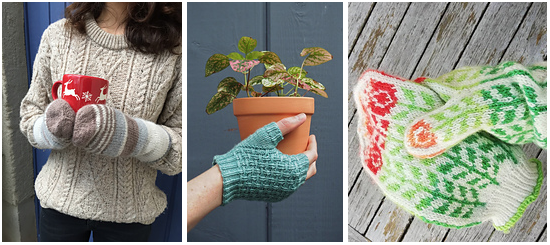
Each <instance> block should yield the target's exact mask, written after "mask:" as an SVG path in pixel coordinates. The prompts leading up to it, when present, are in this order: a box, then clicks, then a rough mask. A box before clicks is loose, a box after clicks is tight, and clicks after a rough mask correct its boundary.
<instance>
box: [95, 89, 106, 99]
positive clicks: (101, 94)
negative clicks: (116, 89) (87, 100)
mask: <svg viewBox="0 0 550 245" xmlns="http://www.w3.org/2000/svg"><path fill="white" fill-rule="evenodd" d="M106 87H107V86H103V87H102V88H100V89H99V90H101V93H100V94H99V97H97V99H95V102H96V103H97V102H99V101H100V100H106V99H107V92H105V93H103V90H105V88H106Z"/></svg>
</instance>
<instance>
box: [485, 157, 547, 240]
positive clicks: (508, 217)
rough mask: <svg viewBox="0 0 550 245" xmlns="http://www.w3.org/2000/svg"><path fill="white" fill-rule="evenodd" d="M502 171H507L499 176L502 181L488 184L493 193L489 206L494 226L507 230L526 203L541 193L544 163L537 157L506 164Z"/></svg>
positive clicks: (517, 217) (519, 215) (519, 216)
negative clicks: (518, 162)
mask: <svg viewBox="0 0 550 245" xmlns="http://www.w3.org/2000/svg"><path fill="white" fill-rule="evenodd" d="M505 168H509V169H505ZM500 172H501V173H507V174H506V175H502V176H498V177H497V181H498V182H499V183H500V185H498V186H497V185H494V186H492V187H491V188H487V192H488V193H492V195H491V199H492V200H490V201H489V202H488V203H487V210H489V214H490V215H491V219H492V221H493V225H494V227H495V228H496V229H497V230H500V231H503V232H504V233H508V231H509V229H510V228H512V227H513V226H514V224H515V223H516V222H517V221H518V220H519V218H521V216H522V215H523V213H524V212H525V209H526V208H527V206H529V204H531V203H532V202H534V201H535V200H536V199H537V197H538V196H539V193H540V187H541V185H542V180H543V173H542V164H541V162H540V161H539V160H537V159H531V160H530V161H528V162H526V163H520V164H515V165H508V164H503V165H501V169H500Z"/></svg>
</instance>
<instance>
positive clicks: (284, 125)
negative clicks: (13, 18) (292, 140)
mask: <svg viewBox="0 0 550 245" xmlns="http://www.w3.org/2000/svg"><path fill="white" fill-rule="evenodd" d="M305 121H306V115H305V114H304V113H301V114H298V115H296V116H293V117H287V118H284V119H281V120H280V121H278V122H277V126H279V130H281V133H282V134H283V135H286V134H288V133H290V132H292V131H293V130H294V129H296V128H298V127H299V126H300V125H302V124H303V123H304V122H305ZM303 153H304V154H306V156H307V158H308V159H309V168H308V170H307V176H306V180H308V179H309V178H311V177H312V176H313V175H315V174H316V173H317V166H316V164H317V156H318V155H317V140H316V139H315V135H313V134H312V135H310V136H309V141H308V143H307V150H306V151H304V152H303Z"/></svg>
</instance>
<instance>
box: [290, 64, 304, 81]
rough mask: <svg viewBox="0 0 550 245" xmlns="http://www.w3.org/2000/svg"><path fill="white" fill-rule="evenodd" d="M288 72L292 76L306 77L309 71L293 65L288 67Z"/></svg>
mask: <svg viewBox="0 0 550 245" xmlns="http://www.w3.org/2000/svg"><path fill="white" fill-rule="evenodd" d="M288 74H290V75H291V76H293V77H295V78H298V79H300V78H304V77H306V74H307V72H306V71H305V70H304V69H302V68H300V67H297V66H293V67H290V68H288Z"/></svg>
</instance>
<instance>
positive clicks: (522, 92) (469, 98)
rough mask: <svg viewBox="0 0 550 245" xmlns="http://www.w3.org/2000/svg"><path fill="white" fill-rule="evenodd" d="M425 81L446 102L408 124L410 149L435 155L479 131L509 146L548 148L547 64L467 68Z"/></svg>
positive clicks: (513, 64)
mask: <svg viewBox="0 0 550 245" xmlns="http://www.w3.org/2000/svg"><path fill="white" fill-rule="evenodd" d="M422 84H423V85H425V86H428V87H430V88H431V89H433V90H434V91H435V92H437V93H438V94H439V96H440V97H441V98H442V99H443V100H445V101H446V104H445V105H444V106H442V107H440V108H437V109H435V110H433V111H431V112H430V113H427V114H425V115H422V116H421V117H419V118H416V119H415V120H414V121H413V122H412V123H411V125H409V126H408V128H407V131H406V132H407V133H406V140H405V146H406V147H407V150H408V151H409V153H411V154H413V155H415V156H418V157H433V156H436V155H438V154H440V153H442V152H444V151H445V150H447V149H449V148H451V147H452V146H454V145H455V144H457V143H458V142H460V141H462V140H464V139H465V138H466V137H468V136H470V135H472V134H475V133H476V132H479V131H481V130H483V131H485V132H487V133H490V134H492V135H493V136H495V137H497V138H498V139H500V140H502V141H504V142H507V143H510V144H526V143H535V144H536V145H538V146H539V147H541V148H545V149H546V147H547V143H546V138H547V136H546V127H547V125H546V122H547V120H546V63H544V64H541V65H536V66H530V67H525V66H522V65H521V64H518V63H515V62H505V63H502V64H500V65H498V66H494V67H491V66H484V67H465V68H461V69H458V70H454V71H452V72H450V73H448V74H445V75H443V76H441V77H438V78H436V79H429V78H427V79H425V80H424V81H423V82H422Z"/></svg>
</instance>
